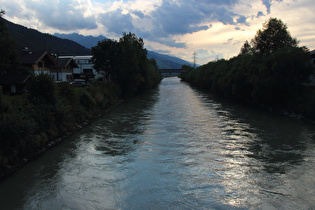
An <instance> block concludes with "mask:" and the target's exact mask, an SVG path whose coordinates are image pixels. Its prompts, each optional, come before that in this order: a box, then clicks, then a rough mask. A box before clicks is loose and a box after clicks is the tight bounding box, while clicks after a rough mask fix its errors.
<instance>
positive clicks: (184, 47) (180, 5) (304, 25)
mask: <svg viewBox="0 0 315 210" xmlns="http://www.w3.org/2000/svg"><path fill="white" fill-rule="evenodd" d="M0 5H1V8H0V9H3V10H5V11H6V15H5V16H4V17H5V18H6V19H8V20H9V21H12V22H14V23H16V24H20V25H23V26H26V27H28V28H33V29H37V30H39V31H41V32H43V33H50V34H54V33H73V32H76V33H80V34H83V35H95V36H97V35H103V36H105V37H107V38H111V39H118V38H119V37H121V36H122V33H123V32H132V33H135V34H136V35H137V36H138V37H141V38H143V39H144V42H145V47H146V48H147V49H148V50H153V51H156V52H159V53H163V54H168V55H174V56H176V57H179V58H182V59H184V60H187V61H191V62H192V61H193V52H194V51H195V52H196V53H197V63H198V64H205V63H208V62H209V61H213V60H215V59H217V58H219V59H220V58H225V59H229V58H231V57H233V56H236V55H238V53H239V52H240V48H241V47H242V45H243V44H244V42H245V41H246V40H248V41H250V40H251V39H253V38H254V36H255V34H256V31H257V30H258V29H261V28H262V27H263V26H262V25H263V23H265V22H266V21H268V20H269V18H270V17H273V18H278V19H281V20H282V21H283V22H284V23H285V24H286V25H287V26H288V30H289V31H290V32H291V35H292V37H294V38H297V39H298V40H299V41H300V46H306V47H308V48H309V49H310V50H314V49H315V18H314V16H313V12H314V10H315V1H314V0H10V1H7V0H0Z"/></svg>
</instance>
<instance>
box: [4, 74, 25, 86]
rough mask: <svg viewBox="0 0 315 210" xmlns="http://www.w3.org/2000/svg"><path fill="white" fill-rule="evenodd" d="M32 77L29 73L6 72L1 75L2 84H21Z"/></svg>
mask: <svg viewBox="0 0 315 210" xmlns="http://www.w3.org/2000/svg"><path fill="white" fill-rule="evenodd" d="M28 78H30V75H27V74H4V75H0V85H21V84H23V83H25V82H26V80H28Z"/></svg>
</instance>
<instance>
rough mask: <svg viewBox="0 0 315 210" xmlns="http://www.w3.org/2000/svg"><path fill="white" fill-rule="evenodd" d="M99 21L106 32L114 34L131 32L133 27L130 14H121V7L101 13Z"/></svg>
mask: <svg viewBox="0 0 315 210" xmlns="http://www.w3.org/2000/svg"><path fill="white" fill-rule="evenodd" d="M100 21H101V24H102V25H104V26H105V27H106V28H107V30H108V32H111V33H115V34H116V35H119V34H120V35H121V34H122V33H123V32H133V31H134V28H135V27H134V25H133V23H132V16H131V15H130V14H129V13H127V14H123V11H122V9H116V10H115V11H111V12H107V13H104V14H101V15H100Z"/></svg>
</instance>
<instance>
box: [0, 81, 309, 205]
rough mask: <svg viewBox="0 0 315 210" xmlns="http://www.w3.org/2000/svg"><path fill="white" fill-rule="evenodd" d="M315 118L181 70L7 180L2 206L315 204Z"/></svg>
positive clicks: (3, 185)
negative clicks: (255, 102)
mask: <svg viewBox="0 0 315 210" xmlns="http://www.w3.org/2000/svg"><path fill="white" fill-rule="evenodd" d="M314 151H315V126H314V125H310V124H306V123H303V122H300V121H296V120H290V119H287V118H283V117H280V116H275V115H272V114H270V113H266V112H260V111H257V110H251V109H248V108H242V107H239V106H237V105H233V104H227V103H225V102H218V101H217V100H215V99H214V98H213V97H211V96H209V95H207V94H205V93H202V92H200V91H198V90H195V89H193V88H191V87H190V86H189V85H187V84H186V83H183V82H180V80H179V79H178V78H165V79H163V81H162V83H161V85H160V86H159V88H158V89H156V90H154V91H151V92H149V93H147V94H145V95H142V96H139V97H137V98H134V99H132V100H130V101H128V102H125V103H123V104H121V105H120V106H118V107H117V108H115V109H114V110H113V111H111V112H110V113H107V114H106V115H104V116H103V117H102V118H101V119H99V120H97V121H96V122H94V123H92V124H91V125H90V126H88V127H86V128H84V129H83V130H81V131H80V132H78V133H76V134H74V135H72V136H71V137H70V138H68V139H66V140H65V141H64V142H62V143H61V144H59V145H57V146H56V147H54V148H53V149H51V150H49V151H48V152H46V153H45V154H44V155H42V156H41V157H40V158H39V159H37V160H36V161H33V162H31V163H30V164H28V165H27V166H26V167H24V168H22V169H21V170H19V171H18V172H16V173H15V174H14V175H13V176H11V177H9V178H7V179H5V180H3V181H2V182H0V203H1V204H0V205H1V209H312V208H315V158H314V157H315V152H314Z"/></svg>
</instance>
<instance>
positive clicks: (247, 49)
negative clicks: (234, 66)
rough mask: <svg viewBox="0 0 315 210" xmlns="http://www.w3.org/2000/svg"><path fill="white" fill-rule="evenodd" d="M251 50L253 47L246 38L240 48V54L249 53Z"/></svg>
mask: <svg viewBox="0 0 315 210" xmlns="http://www.w3.org/2000/svg"><path fill="white" fill-rule="evenodd" d="M252 52H253V48H252V47H251V46H250V44H249V42H248V41H247V40H246V41H245V43H244V45H243V46H242V48H241V52H240V55H249V54H251V53H252Z"/></svg>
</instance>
